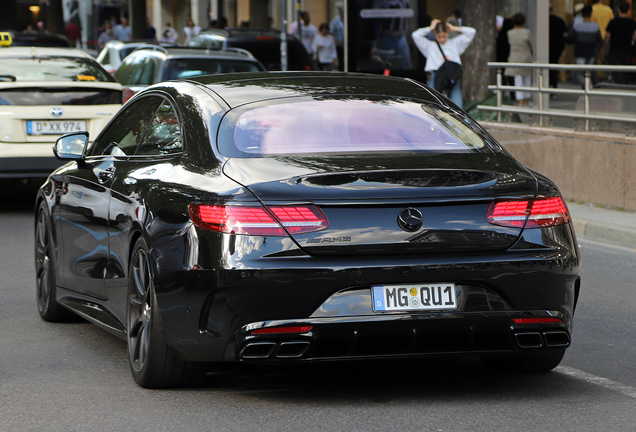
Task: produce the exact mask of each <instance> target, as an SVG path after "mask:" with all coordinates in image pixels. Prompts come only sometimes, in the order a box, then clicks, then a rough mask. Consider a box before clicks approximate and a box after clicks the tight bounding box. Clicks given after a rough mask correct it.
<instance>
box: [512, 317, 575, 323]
mask: <svg viewBox="0 0 636 432" xmlns="http://www.w3.org/2000/svg"><path fill="white" fill-rule="evenodd" d="M512 321H513V322H514V323H515V324H546V323H560V322H563V321H562V320H560V319H558V318H552V317H550V318H513V319H512Z"/></svg>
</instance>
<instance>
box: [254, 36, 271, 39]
mask: <svg viewBox="0 0 636 432" xmlns="http://www.w3.org/2000/svg"><path fill="white" fill-rule="evenodd" d="M256 40H274V36H256Z"/></svg>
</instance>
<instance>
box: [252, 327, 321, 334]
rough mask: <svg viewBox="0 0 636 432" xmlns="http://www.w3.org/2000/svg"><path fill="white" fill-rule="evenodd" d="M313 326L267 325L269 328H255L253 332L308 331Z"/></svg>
mask: <svg viewBox="0 0 636 432" xmlns="http://www.w3.org/2000/svg"><path fill="white" fill-rule="evenodd" d="M312 328H313V327H312V326H298V327H267V328H262V329H258V330H254V331H253V332H252V334H277V333H307V332H308V331H309V330H311V329H312Z"/></svg>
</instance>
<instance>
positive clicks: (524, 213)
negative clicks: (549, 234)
mask: <svg viewBox="0 0 636 432" xmlns="http://www.w3.org/2000/svg"><path fill="white" fill-rule="evenodd" d="M526 219H527V221H526ZM570 220H571V218H570V213H569V212H568V208H567V207H566V205H565V203H564V202H563V199H562V198H561V197H551V198H539V199H534V200H523V201H495V202H493V203H492V204H490V207H489V208H488V222H489V223H491V224H492V225H499V226H507V227H515V228H522V227H523V226H524V223H525V227H526V228H540V227H549V226H556V225H563V224H565V223H568V222H569V221H570Z"/></svg>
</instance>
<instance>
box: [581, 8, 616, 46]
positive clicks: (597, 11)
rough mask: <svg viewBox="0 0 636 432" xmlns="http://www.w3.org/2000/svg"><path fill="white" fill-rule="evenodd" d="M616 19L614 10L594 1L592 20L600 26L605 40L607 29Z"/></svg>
mask: <svg viewBox="0 0 636 432" xmlns="http://www.w3.org/2000/svg"><path fill="white" fill-rule="evenodd" d="M584 18H585V17H584ZM613 19H614V12H612V8H611V7H609V6H606V5H604V4H603V3H601V0H592V16H591V17H590V20H591V21H593V22H595V23H596V24H598V27H599V28H600V29H601V37H602V38H603V39H605V29H606V28H607V25H608V24H609V22H610V21H611V20H613Z"/></svg>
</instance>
